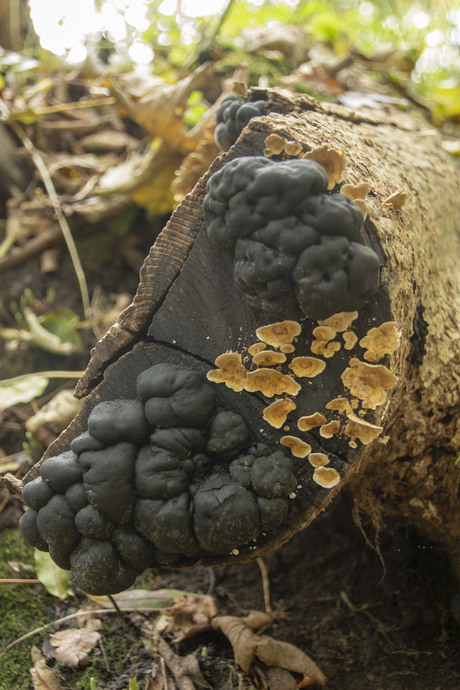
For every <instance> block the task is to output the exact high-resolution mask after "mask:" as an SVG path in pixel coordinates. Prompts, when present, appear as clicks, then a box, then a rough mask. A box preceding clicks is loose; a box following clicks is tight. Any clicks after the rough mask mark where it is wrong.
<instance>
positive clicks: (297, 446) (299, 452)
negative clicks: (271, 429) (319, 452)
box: [280, 436, 311, 458]
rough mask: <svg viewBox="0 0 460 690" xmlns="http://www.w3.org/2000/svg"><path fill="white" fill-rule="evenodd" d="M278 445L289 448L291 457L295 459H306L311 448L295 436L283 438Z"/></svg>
mask: <svg viewBox="0 0 460 690" xmlns="http://www.w3.org/2000/svg"><path fill="white" fill-rule="evenodd" d="M280 443H281V445H282V446H286V448H289V450H290V451H291V453H292V455H295V457H296V458H306V457H307V455H308V454H309V453H310V452H311V446H310V445H309V444H308V443H305V441H302V440H301V439H300V438H297V436H283V437H282V438H281V439H280Z"/></svg>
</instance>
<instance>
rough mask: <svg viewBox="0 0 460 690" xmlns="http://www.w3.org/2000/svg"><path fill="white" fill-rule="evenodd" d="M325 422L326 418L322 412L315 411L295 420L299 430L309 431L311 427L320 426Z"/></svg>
mask: <svg viewBox="0 0 460 690" xmlns="http://www.w3.org/2000/svg"><path fill="white" fill-rule="evenodd" d="M326 422H327V419H326V417H325V416H324V415H323V414H320V413H319V412H315V413H314V414H310V415H306V416H304V417H300V419H299V421H298V422H297V426H298V428H299V429H300V431H310V429H313V428H314V427H316V426H321V425H322V424H325V423H326Z"/></svg>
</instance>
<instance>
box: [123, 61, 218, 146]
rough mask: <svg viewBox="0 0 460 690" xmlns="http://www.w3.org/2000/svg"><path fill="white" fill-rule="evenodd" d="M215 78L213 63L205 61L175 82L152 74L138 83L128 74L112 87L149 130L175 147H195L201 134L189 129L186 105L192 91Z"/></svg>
mask: <svg viewBox="0 0 460 690" xmlns="http://www.w3.org/2000/svg"><path fill="white" fill-rule="evenodd" d="M211 78H212V67H211V64H210V63H205V64H204V65H201V66H200V67H198V68H197V69H196V70H195V71H194V72H192V73H191V74H189V75H188V76H187V77H185V78H184V79H181V80H180V81H178V82H176V83H175V84H167V83H166V82H164V81H163V80H161V79H159V78H158V77H151V79H150V81H144V83H143V84H142V85H137V84H135V83H134V82H132V81H131V82H130V80H129V76H127V75H125V77H124V79H123V81H121V80H120V82H119V83H115V82H114V81H112V82H111V84H110V88H111V90H112V93H113V94H114V96H115V97H116V98H117V100H118V102H119V104H120V106H121V107H122V108H124V109H125V110H126V112H127V114H128V115H129V116H130V117H131V118H132V119H133V120H134V121H135V122H137V123H138V124H139V125H141V126H142V127H145V129H146V130H147V131H148V132H151V133H152V134H154V135H155V136H159V137H161V138H162V139H163V141H165V142H166V143H168V144H169V146H171V148H173V149H176V148H179V147H184V148H185V149H187V150H188V151H193V150H194V149H195V148H196V146H197V144H198V142H199V139H200V138H201V137H200V136H199V137H198V139H196V138H195V137H194V136H193V135H192V134H191V133H188V132H186V131H185V129H184V118H183V116H184V113H185V107H186V103H187V100H188V98H189V96H190V94H191V93H192V91H197V90H200V89H201V88H202V87H203V86H204V85H205V84H206V83H207V82H209V80H210V79H211Z"/></svg>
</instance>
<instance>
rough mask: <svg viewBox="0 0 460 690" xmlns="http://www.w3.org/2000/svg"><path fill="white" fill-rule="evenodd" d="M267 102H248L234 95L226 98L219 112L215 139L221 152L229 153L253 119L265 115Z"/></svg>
mask: <svg viewBox="0 0 460 690" xmlns="http://www.w3.org/2000/svg"><path fill="white" fill-rule="evenodd" d="M266 105H267V104H266V102H265V101H247V100H245V99H244V98H238V97H237V96H234V95H233V94H232V95H230V96H227V97H226V98H224V100H223V101H222V103H221V104H220V107H219V109H218V111H217V115H216V119H217V125H216V129H215V132H214V139H215V140H216V144H217V146H218V147H219V148H220V149H221V151H227V150H228V149H229V148H230V147H231V146H233V144H234V143H235V141H236V140H237V139H238V137H239V136H240V134H241V132H242V131H243V129H244V128H245V127H246V125H247V124H248V122H249V120H250V119H251V118H253V117H259V116H260V115H263V114H264V110H265V107H266Z"/></svg>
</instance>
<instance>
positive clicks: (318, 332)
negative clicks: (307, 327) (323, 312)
mask: <svg viewBox="0 0 460 690" xmlns="http://www.w3.org/2000/svg"><path fill="white" fill-rule="evenodd" d="M312 332H313V335H314V337H315V338H316V340H325V341H326V342H328V341H329V340H333V338H335V334H336V329H335V328H331V326H316V328H314V329H313V331H312Z"/></svg>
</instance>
